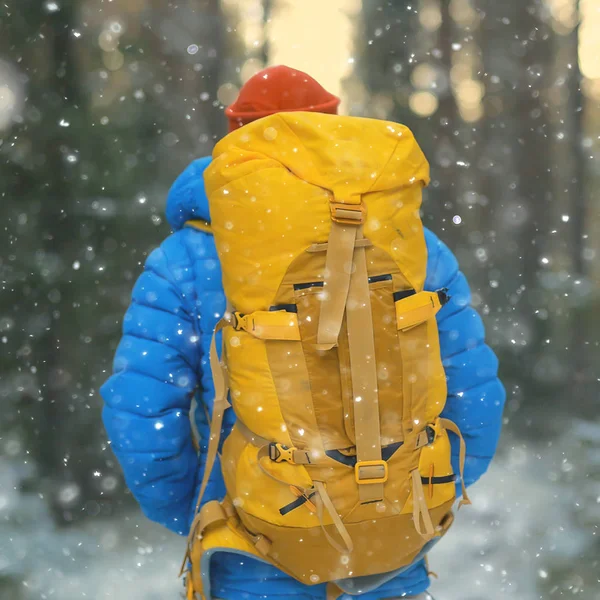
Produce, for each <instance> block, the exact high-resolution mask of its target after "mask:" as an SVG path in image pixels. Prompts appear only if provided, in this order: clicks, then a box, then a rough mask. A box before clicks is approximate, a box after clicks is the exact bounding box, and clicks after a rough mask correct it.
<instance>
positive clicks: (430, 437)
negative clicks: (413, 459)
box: [425, 425, 435, 446]
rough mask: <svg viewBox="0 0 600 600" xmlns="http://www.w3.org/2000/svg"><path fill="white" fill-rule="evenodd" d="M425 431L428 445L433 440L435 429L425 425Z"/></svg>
mask: <svg viewBox="0 0 600 600" xmlns="http://www.w3.org/2000/svg"><path fill="white" fill-rule="evenodd" d="M425 431H426V432H427V445H428V446H430V445H431V444H433V442H435V429H434V428H433V427H431V425H427V427H425Z"/></svg>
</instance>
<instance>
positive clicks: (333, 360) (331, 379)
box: [294, 284, 353, 450]
mask: <svg viewBox="0 0 600 600" xmlns="http://www.w3.org/2000/svg"><path fill="white" fill-rule="evenodd" d="M307 285H308V284H307ZM322 293H323V288H322V287H319V286H317V285H316V284H314V285H313V284H311V287H297V288H296V289H295V290H294V295H295V298H296V307H297V310H298V325H299V327H300V337H301V339H302V351H303V352H304V359H305V361H306V368H307V370H308V377H309V381H310V390H311V394H312V399H313V405H314V411H315V419H316V421H317V425H318V428H319V432H320V434H321V439H322V441H323V446H324V448H325V450H335V449H338V448H348V447H350V446H352V445H353V442H352V440H351V439H350V438H349V437H348V435H347V434H346V424H345V418H344V414H345V413H344V409H343V407H344V406H347V399H346V401H342V402H340V399H341V398H342V397H343V394H344V392H345V393H346V394H348V393H349V390H348V389H347V386H342V383H341V374H342V373H344V374H346V372H347V373H348V376H349V373H350V365H349V364H348V365H346V364H342V365H340V360H343V359H344V357H345V356H347V354H348V350H347V344H348V341H347V335H346V336H344V335H343V330H344V328H343V330H342V335H340V346H343V345H344V344H345V345H346V347H345V348H342V347H340V348H332V349H331V350H327V351H326V352H323V351H319V350H317V348H316V343H317V328H318V323H319V314H320V310H321V302H322V300H321V294H322Z"/></svg>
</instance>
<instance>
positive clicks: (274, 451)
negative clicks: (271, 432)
mask: <svg viewBox="0 0 600 600" xmlns="http://www.w3.org/2000/svg"><path fill="white" fill-rule="evenodd" d="M294 450H295V448H289V447H288V446H284V445H283V444H279V443H277V442H271V443H270V444H269V458H270V459H271V460H272V461H273V462H276V463H280V462H287V463H290V464H291V465H293V464H294Z"/></svg>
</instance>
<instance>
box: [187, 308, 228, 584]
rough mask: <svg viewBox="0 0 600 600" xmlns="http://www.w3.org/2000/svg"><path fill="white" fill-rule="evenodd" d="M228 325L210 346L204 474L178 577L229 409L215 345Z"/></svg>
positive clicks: (221, 323) (221, 324)
mask: <svg viewBox="0 0 600 600" xmlns="http://www.w3.org/2000/svg"><path fill="white" fill-rule="evenodd" d="M229 324H230V323H229V319H228V318H227V317H224V318H222V319H221V320H220V321H219V322H218V323H217V325H216V327H215V329H214V332H213V337H212V341H211V344H210V368H211V370H212V376H213V382H214V386H215V399H214V402H213V415H212V420H211V422H210V436H209V439H208V452H207V456H206V464H205V465H204V474H203V476H202V482H201V484H200V492H199V494H198V499H197V501H196V509H195V511H194V521H193V522H192V526H191V528H190V533H189V535H188V542H187V549H186V553H185V556H184V558H183V563H182V565H181V572H180V576H181V575H182V574H183V572H184V570H185V565H186V563H187V561H188V559H189V558H190V556H191V549H192V544H193V541H194V537H195V535H196V530H197V528H198V525H199V524H200V520H201V518H202V513H201V510H200V509H201V506H202V498H203V496H204V492H205V491H206V487H207V486H208V480H209V478H210V475H211V473H212V470H213V466H214V464H215V460H216V458H217V454H218V450H219V441H220V438H221V427H222V425H223V414H224V413H225V410H226V409H227V408H229V400H228V398H227V395H228V392H229V387H228V382H227V374H226V368H225V362H224V359H225V357H224V356H221V359H220V360H219V355H218V354H217V343H216V338H217V333H219V331H221V330H222V329H223V327H226V326H227V325H229Z"/></svg>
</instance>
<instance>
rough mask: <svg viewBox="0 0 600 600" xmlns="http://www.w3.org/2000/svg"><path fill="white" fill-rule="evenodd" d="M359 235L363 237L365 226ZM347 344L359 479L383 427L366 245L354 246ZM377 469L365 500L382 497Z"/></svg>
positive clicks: (373, 457) (376, 453)
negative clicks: (362, 467) (376, 480)
mask: <svg viewBox="0 0 600 600" xmlns="http://www.w3.org/2000/svg"><path fill="white" fill-rule="evenodd" d="M358 236H359V237H360V238H362V229H361V230H360V231H359V233H358ZM346 322H347V325H348V347H349V352H350V367H351V376H352V392H353V398H354V434H355V437H356V457H357V464H356V469H357V479H358V478H359V477H360V463H361V462H363V461H368V462H371V461H381V460H382V457H381V431H380V426H379V400H378V393H377V367H376V364H375V341H374V337H373V317H372V314H371V297H370V291H369V276H368V273H367V258H366V255H365V249H364V248H356V249H355V250H354V272H353V273H352V277H351V279H350V290H349V293H348V308H347V310H346ZM370 470H371V471H373V470H375V477H374V478H371V477H366V478H367V479H370V480H371V481H373V479H376V478H377V476H378V475H379V476H380V478H381V479H382V481H381V482H374V483H363V484H360V483H359V490H358V491H359V498H360V501H361V503H362V504H366V503H369V502H379V501H381V500H383V471H384V469H383V468H379V470H377V469H373V468H371V469H370Z"/></svg>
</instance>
